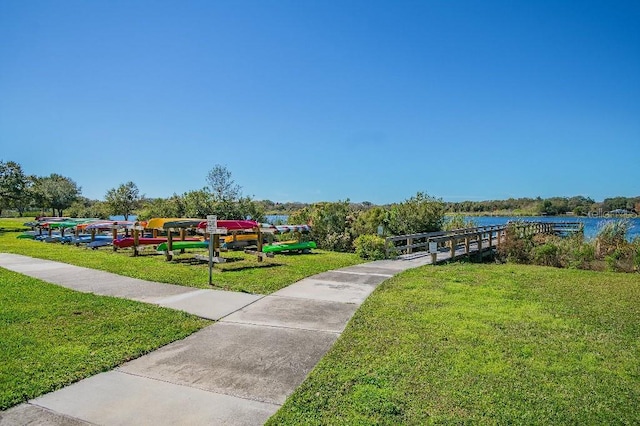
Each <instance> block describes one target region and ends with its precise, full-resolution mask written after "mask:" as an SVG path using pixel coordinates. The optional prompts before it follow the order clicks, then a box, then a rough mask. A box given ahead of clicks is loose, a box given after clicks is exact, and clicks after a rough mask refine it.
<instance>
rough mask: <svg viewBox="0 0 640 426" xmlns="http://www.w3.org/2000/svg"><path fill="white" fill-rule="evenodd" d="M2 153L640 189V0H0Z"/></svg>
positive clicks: (279, 183)
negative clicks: (639, 0)
mask: <svg viewBox="0 0 640 426" xmlns="http://www.w3.org/2000/svg"><path fill="white" fill-rule="evenodd" d="M0 160H3V161H10V160H11V161H16V162H18V163H20V164H21V165H22V167H23V170H24V171H25V172H26V173H28V174H35V175H38V176H45V175H49V174H51V173H59V174H62V175H64V176H67V177H70V178H71V179H73V180H75V181H76V182H77V183H78V184H79V185H80V186H81V187H82V193H83V195H84V196H86V197H89V198H92V199H103V198H104V195H105V193H106V192H107V190H108V189H110V188H114V187H117V186H118V185H120V184H121V183H125V182H127V181H133V182H135V183H136V184H137V186H138V188H139V189H140V192H141V193H143V194H145V195H147V196H150V197H167V196H170V195H171V194H173V193H177V194H182V193H184V192H186V191H189V190H194V189H200V188H202V187H204V186H205V185H206V175H207V172H208V171H209V170H210V169H211V168H213V166H214V165H215V164H222V165H225V166H227V168H228V169H229V170H230V171H231V172H232V174H233V177H234V179H235V181H236V182H237V183H238V184H240V185H241V186H242V188H243V192H244V194H245V195H250V196H253V197H255V198H256V199H271V200H273V201H302V202H313V201H323V200H328V201H335V200H344V199H347V198H349V199H351V201H356V202H358V201H370V202H373V203H377V204H383V203H390V202H399V201H402V200H404V199H406V198H408V197H410V196H412V195H414V194H415V193H416V192H417V191H424V192H427V193H428V194H429V195H432V196H435V197H440V198H443V199H444V200H446V201H462V200H489V199H504V198H509V197H536V196H541V197H543V198H544V197H551V196H573V195H585V196H590V197H592V198H594V199H596V200H602V199H603V198H604V197H608V196H616V195H622V196H637V195H640V2H638V1H637V0H631V1H615V0H605V1H589V0H582V1H575V0H568V1H563V0H552V1H547V0H535V1H527V2H525V1H513V0H506V1H490V0H487V1H477V0H473V1H455V0H454V1H444V0H439V1H435V0H416V1H400V0H393V1H392V0H388V1H375V0H366V1H354V0H341V1H338V0H328V1H319V0H318V1H305V0H275V1H266V0H260V1H242V0H230V1H216V0H205V1H188V0H186V1H157V0H153V1H151V0H150V1H135V0H126V1H111V0H110V1H86V0H82V1H78V0H64V1H58V0H55V1H54V0H50V1H37V0H29V1H24V0H3V1H1V2H0Z"/></svg>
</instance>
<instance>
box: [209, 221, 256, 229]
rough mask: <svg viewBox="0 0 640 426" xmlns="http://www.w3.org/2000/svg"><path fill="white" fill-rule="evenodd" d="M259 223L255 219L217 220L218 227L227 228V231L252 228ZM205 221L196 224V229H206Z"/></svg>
mask: <svg viewBox="0 0 640 426" xmlns="http://www.w3.org/2000/svg"><path fill="white" fill-rule="evenodd" d="M259 226H260V224H259V223H258V222H256V221H255V220H227V219H222V220H218V228H227V230H228V231H239V230H241V229H253V228H257V227H259ZM206 228H207V221H206V220H205V221H202V222H200V223H199V224H198V229H206Z"/></svg>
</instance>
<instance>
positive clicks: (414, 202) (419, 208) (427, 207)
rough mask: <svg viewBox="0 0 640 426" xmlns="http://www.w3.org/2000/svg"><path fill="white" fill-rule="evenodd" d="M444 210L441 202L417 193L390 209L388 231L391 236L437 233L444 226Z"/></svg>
mask: <svg viewBox="0 0 640 426" xmlns="http://www.w3.org/2000/svg"><path fill="white" fill-rule="evenodd" d="M444 210H445V206H444V203H443V202H442V200H438V199H436V198H433V197H430V196H428V195H427V194H425V193H422V192H418V193H417V194H416V195H415V196H414V197H411V198H409V199H408V200H405V201H403V202H402V203H400V204H395V205H393V207H391V213H390V215H389V216H390V217H389V230H390V232H391V234H393V235H407V234H418V233H422V232H432V231H439V230H441V229H442V225H443V224H444Z"/></svg>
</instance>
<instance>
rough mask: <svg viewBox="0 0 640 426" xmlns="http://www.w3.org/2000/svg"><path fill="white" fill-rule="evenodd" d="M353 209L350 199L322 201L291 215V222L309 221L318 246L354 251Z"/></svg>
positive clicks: (334, 249)
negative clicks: (332, 201)
mask: <svg viewBox="0 0 640 426" xmlns="http://www.w3.org/2000/svg"><path fill="white" fill-rule="evenodd" d="M353 214H354V213H353V211H352V210H351V207H350V205H349V200H347V201H338V202H335V203H329V202H322V203H316V204H313V205H311V206H308V207H305V208H304V209H302V210H299V211H297V212H295V213H293V214H292V215H291V216H289V223H292V224H293V223H294V222H295V223H308V224H310V225H311V234H310V235H309V237H310V238H311V239H313V240H314V241H315V242H316V243H317V244H318V247H320V248H323V249H326V250H333V251H346V252H348V251H353V235H352V232H351V225H352V222H353Z"/></svg>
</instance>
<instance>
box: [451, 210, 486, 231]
mask: <svg viewBox="0 0 640 426" xmlns="http://www.w3.org/2000/svg"><path fill="white" fill-rule="evenodd" d="M477 226H478V224H477V223H476V222H475V221H474V220H473V219H466V218H465V217H464V216H463V215H461V214H455V215H453V216H449V217H447V218H446V219H445V221H444V226H443V227H442V229H443V230H445V231H451V230H453V229H464V228H476V227H477Z"/></svg>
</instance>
